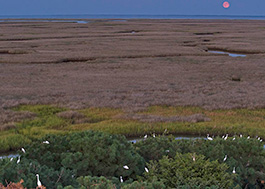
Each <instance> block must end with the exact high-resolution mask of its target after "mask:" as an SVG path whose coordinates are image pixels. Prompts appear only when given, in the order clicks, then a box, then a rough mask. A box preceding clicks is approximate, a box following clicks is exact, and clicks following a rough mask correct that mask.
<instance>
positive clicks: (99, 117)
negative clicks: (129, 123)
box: [79, 108, 124, 122]
mask: <svg viewBox="0 0 265 189" xmlns="http://www.w3.org/2000/svg"><path fill="white" fill-rule="evenodd" d="M79 112H80V113H83V114H84V115H85V116H86V117H88V118H90V119H91V120H93V122H100V121H103V120H109V119H115V117H116V116H118V115H122V114H124V112H123V111H122V110H120V109H111V108H87V109H83V110H79Z"/></svg>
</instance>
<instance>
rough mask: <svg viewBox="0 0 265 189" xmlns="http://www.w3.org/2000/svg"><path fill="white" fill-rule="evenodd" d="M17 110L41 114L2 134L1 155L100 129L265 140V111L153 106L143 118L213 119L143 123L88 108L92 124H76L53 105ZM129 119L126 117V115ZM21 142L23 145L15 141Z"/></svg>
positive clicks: (115, 111) (117, 111) (127, 133)
mask: <svg viewBox="0 0 265 189" xmlns="http://www.w3.org/2000/svg"><path fill="white" fill-rule="evenodd" d="M13 110H15V111H30V112H34V113H36V114H37V117H36V118H35V119H33V120H23V121H21V122H19V123H17V125H16V126H17V128H16V129H11V130H7V131H3V132H1V133H0V152H3V151H6V150H10V149H16V148H19V147H23V145H25V144H26V143H28V142H30V141H32V140H35V139H36V138H41V137H43V136H45V135H46V134H67V133H71V132H77V131H85V130H98V131H104V132H108V133H111V134H122V135H125V136H128V137H132V136H133V137H136V136H143V135H145V134H152V133H156V134H163V133H164V131H165V129H167V133H168V134H175V135H194V136H206V134H207V133H209V134H211V135H223V134H225V133H229V134H230V135H234V134H237V135H238V134H244V135H250V136H252V137H254V136H256V135H258V136H260V137H262V138H265V109H254V110H251V109H231V110H212V111H211V110H205V109H203V108H199V107H191V106H179V107H173V106H151V107H149V108H147V109H146V110H145V111H139V112H138V114H141V115H156V116H162V117H170V116H190V115H193V114H203V115H205V116H207V117H208V118H210V121H206V122H196V123H191V122H155V123H151V122H150V123H149V122H141V121H138V120H132V119H128V118H127V119H126V118H124V117H123V116H124V115H126V113H125V112H124V111H122V110H121V109H111V108H87V109H81V110H78V112H79V113H81V114H83V115H84V116H85V118H87V120H89V121H88V122H85V123H81V124H76V122H73V121H72V120H71V119H66V118H61V117H58V116H57V115H56V114H57V113H59V112H62V111H66V110H68V109H65V108H59V107H55V106H50V105H23V106H19V107H16V108H14V109H13ZM125 117H126V116H125ZM11 140H18V141H20V142H18V143H16V142H12V141H11Z"/></svg>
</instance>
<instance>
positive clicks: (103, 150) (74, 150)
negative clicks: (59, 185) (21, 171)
mask: <svg viewBox="0 0 265 189" xmlns="http://www.w3.org/2000/svg"><path fill="white" fill-rule="evenodd" d="M44 140H48V141H49V142H50V144H48V145H47V144H43V143H42V141H44ZM27 149H28V150H27V153H26V154H25V155H26V158H27V159H34V160H37V161H38V162H39V163H40V164H42V165H46V166H48V167H52V168H54V169H55V170H58V169H60V168H61V167H64V168H66V169H71V170H76V172H77V175H76V176H77V177H79V176H106V177H118V178H119V177H120V176H123V178H124V180H127V179H129V178H132V179H136V176H137V175H141V174H142V173H143V171H144V164H145V162H144V159H143V158H142V157H141V156H140V155H139V154H138V153H137V152H136V151H135V150H134V148H133V146H132V144H130V143H128V141H127V140H126V138H125V137H122V136H118V135H110V134H106V133H102V132H94V131H88V132H79V133H72V134H70V135H66V136H55V135H49V136H46V137H45V138H44V139H43V140H41V141H37V142H34V143H32V144H31V145H29V146H28V147H27ZM124 165H127V166H129V169H128V170H126V169H124V168H123V166H124Z"/></svg>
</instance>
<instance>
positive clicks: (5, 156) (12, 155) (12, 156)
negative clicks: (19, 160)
mask: <svg viewBox="0 0 265 189" xmlns="http://www.w3.org/2000/svg"><path fill="white" fill-rule="evenodd" d="M18 156H19V155H18V154H3V155H2V154H1V155H0V159H4V158H16V157H18Z"/></svg>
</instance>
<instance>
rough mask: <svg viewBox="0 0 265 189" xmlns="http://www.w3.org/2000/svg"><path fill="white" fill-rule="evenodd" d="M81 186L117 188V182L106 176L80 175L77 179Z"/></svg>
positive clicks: (96, 188) (105, 188)
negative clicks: (114, 182)
mask: <svg viewBox="0 0 265 189" xmlns="http://www.w3.org/2000/svg"><path fill="white" fill-rule="evenodd" d="M77 181H78V183H79V187H80V188H90V189H116V186H115V184H113V183H112V182H111V181H110V180H108V179H106V178H105V177H103V176H101V177H91V176H86V177H79V178H78V179H77Z"/></svg>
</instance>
